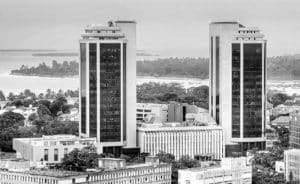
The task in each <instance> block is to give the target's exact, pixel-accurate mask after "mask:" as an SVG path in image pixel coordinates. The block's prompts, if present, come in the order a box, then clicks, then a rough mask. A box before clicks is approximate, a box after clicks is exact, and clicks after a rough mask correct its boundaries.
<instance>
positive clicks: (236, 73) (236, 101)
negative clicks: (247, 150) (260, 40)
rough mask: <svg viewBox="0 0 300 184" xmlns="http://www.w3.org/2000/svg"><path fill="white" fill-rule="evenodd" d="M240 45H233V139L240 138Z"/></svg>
mask: <svg viewBox="0 0 300 184" xmlns="http://www.w3.org/2000/svg"><path fill="white" fill-rule="evenodd" d="M240 92H241V90H240V44H239V43H233V44H232V137H240Z"/></svg>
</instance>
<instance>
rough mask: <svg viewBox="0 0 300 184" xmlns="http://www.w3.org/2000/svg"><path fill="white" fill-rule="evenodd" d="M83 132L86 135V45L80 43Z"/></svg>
mask: <svg viewBox="0 0 300 184" xmlns="http://www.w3.org/2000/svg"><path fill="white" fill-rule="evenodd" d="M80 90H81V132H82V133H86V44H85V43H80Z"/></svg>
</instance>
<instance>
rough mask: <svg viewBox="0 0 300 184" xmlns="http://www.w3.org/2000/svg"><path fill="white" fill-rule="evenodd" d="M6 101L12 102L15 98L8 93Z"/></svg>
mask: <svg viewBox="0 0 300 184" xmlns="http://www.w3.org/2000/svg"><path fill="white" fill-rule="evenodd" d="M7 98H8V100H9V101H13V100H14V99H15V98H16V97H15V95H14V94H13V93H12V92H10V93H9V94H8V97H7Z"/></svg>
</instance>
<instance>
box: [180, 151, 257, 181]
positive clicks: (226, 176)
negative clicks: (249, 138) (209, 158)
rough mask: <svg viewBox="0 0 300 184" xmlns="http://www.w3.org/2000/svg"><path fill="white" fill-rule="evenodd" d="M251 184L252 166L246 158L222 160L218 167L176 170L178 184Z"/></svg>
mask: <svg viewBox="0 0 300 184" xmlns="http://www.w3.org/2000/svg"><path fill="white" fill-rule="evenodd" d="M208 183H209V184H217V183H218V184H219V183H231V184H251V183H252V165H251V163H249V162H248V161H247V158H246V157H238V158H223V159H222V161H221V164H220V165H216V166H211V167H198V168H191V169H181V170H178V184H208Z"/></svg>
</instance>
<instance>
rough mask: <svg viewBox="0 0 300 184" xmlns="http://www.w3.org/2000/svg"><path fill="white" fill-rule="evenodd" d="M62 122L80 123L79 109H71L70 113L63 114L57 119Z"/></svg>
mask: <svg viewBox="0 0 300 184" xmlns="http://www.w3.org/2000/svg"><path fill="white" fill-rule="evenodd" d="M57 119H58V120H60V121H79V112H78V109H77V108H72V109H70V113H66V114H61V115H59V116H58V117H57Z"/></svg>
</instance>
